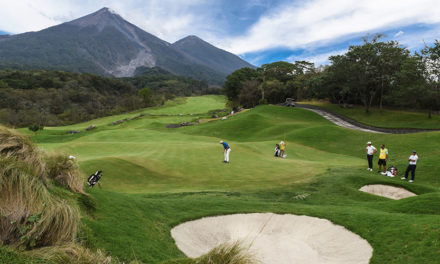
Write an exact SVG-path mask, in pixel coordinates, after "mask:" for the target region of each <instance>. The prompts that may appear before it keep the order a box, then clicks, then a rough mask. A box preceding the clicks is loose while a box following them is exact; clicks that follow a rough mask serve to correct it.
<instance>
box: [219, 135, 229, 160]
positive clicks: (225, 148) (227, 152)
mask: <svg viewBox="0 0 440 264" xmlns="http://www.w3.org/2000/svg"><path fill="white" fill-rule="evenodd" d="M220 144H222V145H223V153H224V154H225V160H224V161H223V162H224V163H229V152H231V148H230V147H229V145H228V143H226V142H224V141H223V140H220Z"/></svg>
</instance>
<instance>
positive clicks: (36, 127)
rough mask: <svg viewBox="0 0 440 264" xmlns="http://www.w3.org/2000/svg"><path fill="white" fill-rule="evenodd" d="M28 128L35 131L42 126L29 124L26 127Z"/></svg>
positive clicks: (41, 128)
mask: <svg viewBox="0 0 440 264" xmlns="http://www.w3.org/2000/svg"><path fill="white" fill-rule="evenodd" d="M28 129H29V130H30V131H32V132H37V131H38V130H43V129H44V126H40V125H30V126H29V127H28Z"/></svg>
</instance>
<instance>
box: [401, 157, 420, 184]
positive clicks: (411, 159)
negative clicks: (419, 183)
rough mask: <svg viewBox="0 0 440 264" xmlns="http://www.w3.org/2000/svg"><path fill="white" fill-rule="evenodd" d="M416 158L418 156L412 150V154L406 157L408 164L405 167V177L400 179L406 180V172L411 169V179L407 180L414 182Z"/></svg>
mask: <svg viewBox="0 0 440 264" xmlns="http://www.w3.org/2000/svg"><path fill="white" fill-rule="evenodd" d="M418 159H419V156H417V152H416V151H415V150H413V152H412V155H411V156H409V158H408V161H409V165H408V168H406V172H405V177H402V178H401V179H402V180H408V173H409V172H410V171H411V180H409V182H414V177H415V174H416V164H417V160H418Z"/></svg>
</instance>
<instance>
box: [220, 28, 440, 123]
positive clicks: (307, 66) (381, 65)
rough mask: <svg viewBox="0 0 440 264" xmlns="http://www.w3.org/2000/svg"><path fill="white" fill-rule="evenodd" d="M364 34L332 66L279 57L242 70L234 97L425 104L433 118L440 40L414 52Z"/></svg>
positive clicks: (231, 90) (439, 101)
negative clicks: (318, 65) (282, 59)
mask: <svg viewBox="0 0 440 264" xmlns="http://www.w3.org/2000/svg"><path fill="white" fill-rule="evenodd" d="M381 37H382V36H381V35H376V36H374V37H372V38H370V39H369V38H365V39H364V43H363V44H362V45H356V46H350V47H349V49H348V51H347V52H346V53H345V54H343V55H337V56H331V57H330V58H329V60H330V65H329V66H325V67H320V68H315V67H314V65H313V64H312V63H308V62H304V61H296V62H295V63H288V62H274V63H271V64H264V65H262V66H261V67H260V68H258V69H256V70H253V69H250V68H246V69H240V70H237V71H235V72H233V73H232V74H230V75H229V76H228V77H227V80H226V82H225V85H224V88H225V92H226V95H227V96H228V98H229V100H230V101H232V102H233V103H234V105H235V106H237V105H244V106H247V107H252V106H255V105H257V104H259V103H265V102H266V101H267V102H269V103H282V102H284V100H285V99H286V98H289V97H290V98H295V99H297V100H304V99H328V100H329V101H330V102H331V103H336V104H341V105H350V104H356V105H363V107H364V109H365V111H366V112H367V113H368V112H370V110H371V108H372V107H373V106H377V107H378V108H379V109H382V107H383V106H387V107H394V108H405V109H409V110H414V109H423V110H426V111H427V112H428V114H429V117H431V113H432V112H433V111H439V110H440V42H439V41H438V40H437V41H435V43H434V44H433V45H432V46H426V47H425V48H424V49H422V50H421V51H420V52H415V53H414V54H411V53H410V52H409V50H408V49H407V48H405V47H403V46H402V45H401V44H399V43H398V42H397V41H386V42H383V41H381Z"/></svg>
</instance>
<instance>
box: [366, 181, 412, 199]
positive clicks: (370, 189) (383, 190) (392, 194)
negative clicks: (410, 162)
mask: <svg viewBox="0 0 440 264" xmlns="http://www.w3.org/2000/svg"><path fill="white" fill-rule="evenodd" d="M359 190H360V191H362V192H367V193H371V194H374V195H379V196H382V197H386V198H390V199H393V200H400V199H403V198H407V197H412V196H417V195H416V194H415V193H412V192H410V191H408V190H406V189H404V188H401V187H395V186H390V185H383V184H371V185H365V186H363V187H362V188H360V189H359Z"/></svg>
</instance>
